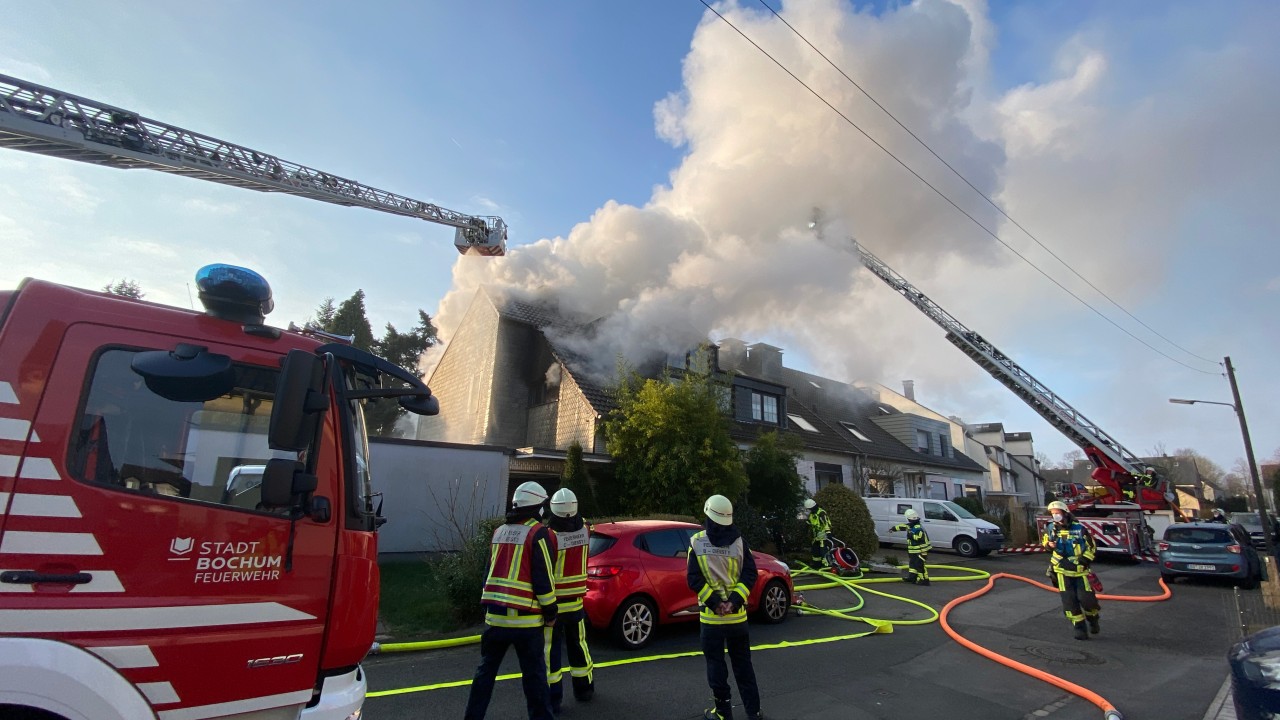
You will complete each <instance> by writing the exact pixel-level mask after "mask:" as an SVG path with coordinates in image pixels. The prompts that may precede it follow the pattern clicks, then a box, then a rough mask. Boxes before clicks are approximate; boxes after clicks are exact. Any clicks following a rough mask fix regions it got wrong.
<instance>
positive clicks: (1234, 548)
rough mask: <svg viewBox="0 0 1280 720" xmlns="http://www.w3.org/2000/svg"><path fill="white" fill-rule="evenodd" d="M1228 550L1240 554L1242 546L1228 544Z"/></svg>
mask: <svg viewBox="0 0 1280 720" xmlns="http://www.w3.org/2000/svg"><path fill="white" fill-rule="evenodd" d="M1227 552H1229V553H1235V554H1237V555H1239V554H1240V552H1241V548H1240V546H1239V545H1228V546H1227Z"/></svg>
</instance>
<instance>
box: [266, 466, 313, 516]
mask: <svg viewBox="0 0 1280 720" xmlns="http://www.w3.org/2000/svg"><path fill="white" fill-rule="evenodd" d="M316 484H317V481H316V476H315V475H310V474H308V473H307V472H305V467H304V466H303V464H302V463H300V462H298V461H296V460H286V459H284V458H274V459H272V460H268V461H267V468H266V470H264V471H263V473H262V505H263V507H267V508H291V507H296V506H301V505H302V504H303V503H304V501H305V500H306V496H307V495H309V494H310V493H313V492H315V491H316Z"/></svg>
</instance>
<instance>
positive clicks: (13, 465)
mask: <svg viewBox="0 0 1280 720" xmlns="http://www.w3.org/2000/svg"><path fill="white" fill-rule="evenodd" d="M19 459H20V458H19V457H18V456H17V455H0V477H13V476H14V475H15V474H17V472H18V460H19Z"/></svg>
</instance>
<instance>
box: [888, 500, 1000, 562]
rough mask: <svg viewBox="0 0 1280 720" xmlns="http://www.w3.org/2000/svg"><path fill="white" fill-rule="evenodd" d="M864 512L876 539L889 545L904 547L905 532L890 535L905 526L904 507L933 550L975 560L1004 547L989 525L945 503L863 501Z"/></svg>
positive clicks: (942, 501)
mask: <svg viewBox="0 0 1280 720" xmlns="http://www.w3.org/2000/svg"><path fill="white" fill-rule="evenodd" d="M866 502H867V509H868V510H870V511H871V519H872V520H874V521H875V524H876V536H877V537H878V538H879V539H880V542H882V543H886V544H890V545H902V546H904V547H905V546H906V544H907V534H906V533H905V532H891V530H892V528H893V526H894V525H898V524H900V523H905V522H906V521H907V520H906V518H904V517H903V516H902V515H903V513H905V512H906V511H907V509H908V508H910V509H912V510H915V511H916V514H917V515H919V516H920V521H921V522H923V523H924V530H925V532H927V533H929V542H931V543H933V547H935V548H948V549H951V550H955V551H956V552H957V553H959V554H961V555H963V556H965V557H978V556H981V555H986V554H988V553H990V552H991V551H992V550H996V549H998V548H999V547H1000V546H1001V545H1003V544H1004V533H1003V532H1001V531H1000V527H999V526H998V525H993V524H992V523H989V522H987V521H986V520H983V519H981V518H977V517H974V515H973V513H971V512H969V511H968V510H965V509H964V508H962V507H960V506H959V505H957V504H955V503H953V502H951V501H949V500H928V499H925V498H893V497H890V498H884V497H869V498H866Z"/></svg>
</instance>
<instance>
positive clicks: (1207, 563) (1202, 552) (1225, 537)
mask: <svg viewBox="0 0 1280 720" xmlns="http://www.w3.org/2000/svg"><path fill="white" fill-rule="evenodd" d="M1156 549H1157V550H1159V552H1160V577H1161V578H1163V579H1164V581H1165V582H1166V583H1172V582H1173V581H1174V579H1176V578H1179V577H1189V576H1197V575H1198V576H1202V577H1222V578H1228V579H1230V580H1234V581H1235V583H1236V584H1237V585H1239V586H1240V587H1242V588H1246V589H1252V588H1256V587H1258V582H1259V581H1260V580H1261V579H1262V561H1261V560H1260V559H1259V558H1258V551H1257V550H1255V549H1254V548H1253V545H1252V544H1251V543H1250V541H1249V533H1248V532H1247V531H1245V529H1244V528H1243V527H1242V526H1240V525H1239V524H1237V523H1231V524H1227V525H1224V524H1222V523H1208V522H1193V523H1174V524H1173V525H1170V526H1169V527H1167V528H1165V531H1164V540H1162V541H1161V542H1160V543H1159V544H1158V545H1157V546H1156Z"/></svg>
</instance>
